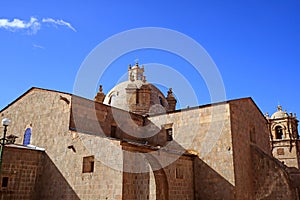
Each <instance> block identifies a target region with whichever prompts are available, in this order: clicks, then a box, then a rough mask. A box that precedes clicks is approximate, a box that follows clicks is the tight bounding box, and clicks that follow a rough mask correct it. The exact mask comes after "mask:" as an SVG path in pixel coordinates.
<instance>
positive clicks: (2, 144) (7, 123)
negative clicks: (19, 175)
mask: <svg viewBox="0 0 300 200" xmlns="http://www.w3.org/2000/svg"><path fill="white" fill-rule="evenodd" d="M10 122H11V120H10V119H8V118H4V119H2V125H3V126H4V132H3V138H1V151H0V174H1V173H2V158H3V151H4V144H5V137H6V132H7V127H8V126H9V124H10Z"/></svg>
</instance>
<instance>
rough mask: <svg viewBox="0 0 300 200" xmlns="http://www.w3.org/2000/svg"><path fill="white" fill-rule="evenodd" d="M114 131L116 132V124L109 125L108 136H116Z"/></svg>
mask: <svg viewBox="0 0 300 200" xmlns="http://www.w3.org/2000/svg"><path fill="white" fill-rule="evenodd" d="M116 132H117V127H116V126H111V127H110V137H113V138H115V137H116Z"/></svg>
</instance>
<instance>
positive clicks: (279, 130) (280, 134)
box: [275, 126, 283, 139]
mask: <svg viewBox="0 0 300 200" xmlns="http://www.w3.org/2000/svg"><path fill="white" fill-rule="evenodd" d="M275 139H283V131H282V127H281V126H276V128H275Z"/></svg>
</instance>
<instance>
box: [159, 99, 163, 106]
mask: <svg viewBox="0 0 300 200" xmlns="http://www.w3.org/2000/svg"><path fill="white" fill-rule="evenodd" d="M159 103H160V105H162V106H164V102H163V99H162V97H159Z"/></svg>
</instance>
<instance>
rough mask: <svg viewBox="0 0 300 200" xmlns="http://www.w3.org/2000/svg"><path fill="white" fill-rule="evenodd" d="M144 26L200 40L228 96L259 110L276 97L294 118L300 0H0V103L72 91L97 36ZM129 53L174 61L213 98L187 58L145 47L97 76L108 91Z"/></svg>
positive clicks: (298, 95) (144, 59) (271, 106)
mask: <svg viewBox="0 0 300 200" xmlns="http://www.w3.org/2000/svg"><path fill="white" fill-rule="evenodd" d="M14 19H15V21H14ZM1 20H2V21H1ZM142 27H162V28H168V29H172V30H175V31H178V32H181V33H183V34H185V35H187V36H189V37H191V38H193V39H194V40H195V41H197V42H198V43H199V44H201V45H202V46H203V47H204V48H205V49H206V51H207V52H208V54H209V55H210V56H211V58H212V59H213V60H214V62H215V64H216V65H217V67H218V69H219V71H220V74H221V77H222V79H223V82H224V86H225V90H226V97H227V99H236V98H241V97H252V98H253V99H254V101H255V102H256V104H257V105H258V106H259V107H260V109H261V110H262V112H264V113H265V112H269V113H272V112H274V111H275V110H276V106H277V104H278V103H280V104H281V105H282V106H283V108H284V109H287V111H288V112H290V111H292V112H296V113H298V114H299V115H300V105H299V103H298V102H299V99H300V92H299V74H300V69H299V63H300V62H299V61H300V56H299V55H300V1H292V0H285V1H281V0H269V1H262V0H256V1H255V0H253V1H248V0H245V1H221V0H219V1H214V0H212V1H202V0H190V1H181V3H180V1H170V0H166V1H157V0H152V1H149V0H144V1H135V0H131V1H121V0H120V1H115V0H112V1H99V0H85V1H83V0H78V1H74V0H72V1H70V0H66V1H53V0H52V1H48V0H45V1H40V0H27V1H22V0H19V1H17V0H9V1H8V0H2V1H1V4H0V67H1V78H0V84H1V86H2V87H1V88H0V93H1V95H0V108H3V107H5V106H6V105H7V104H9V103H10V102H12V101H13V100H14V99H16V98H17V97H18V96H20V95H21V94H23V93H24V92H25V91H27V90H28V89H29V88H31V87H32V86H36V87H42V88H46V89H53V90H59V91H63V92H69V93H72V92H73V86H74V82H75V79H76V75H77V73H78V71H79V69H80V66H81V65H82V63H83V61H84V60H85V58H86V57H87V56H88V55H89V53H90V52H91V51H92V50H93V49H94V48H95V47H96V46H97V45H98V44H99V43H101V42H102V41H104V40H105V39H107V38H109V37H111V36H112V35H115V34H118V33H120V32H123V31H126V30H130V29H134V28H142ZM182 45H184V44H182ZM101 56H103V57H105V55H101ZM101 56H99V59H101ZM136 58H138V59H139V62H140V63H142V64H143V63H161V64H163V65H167V66H171V67H174V69H176V70H177V71H179V73H181V74H182V75H183V76H184V77H185V78H186V79H187V80H189V82H190V84H191V85H192V87H193V89H194V90H195V92H196V93H197V96H198V101H199V103H198V104H206V103H210V97H209V93H208V91H207V88H206V85H205V82H204V81H203V79H202V78H201V76H197V75H195V71H193V68H192V67H191V66H190V64H189V63H187V62H186V61H185V60H184V59H182V58H179V57H178V56H176V55H172V54H170V53H168V52H163V51H158V50H151V49H146V50H139V51H135V52H131V53H128V54H126V55H123V56H120V58H119V59H117V60H115V61H114V62H113V63H112V64H111V66H109V67H108V70H107V71H106V72H105V74H104V75H103V76H102V77H101V79H100V77H99V79H100V80H99V83H100V82H101V84H103V87H104V91H105V92H107V91H109V90H110V89H111V88H112V87H113V86H114V84H115V83H116V82H117V81H118V80H119V79H120V77H121V76H122V75H124V73H126V72H127V66H128V64H130V63H131V64H134V60H135V59H136ZM156 70H157V71H159V70H160V69H159V68H157V69H156ZM146 75H147V69H146ZM162 76H164V74H162ZM166 76H167V75H166ZM148 80H149V81H151V77H148ZM170 87H172V83H171V82H170ZM95 92H96V91H95ZM174 92H175V94H176V91H174ZM187 98H188V97H187ZM185 106H186V105H182V107H185ZM190 106H193V105H190Z"/></svg>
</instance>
